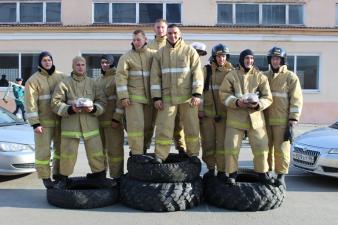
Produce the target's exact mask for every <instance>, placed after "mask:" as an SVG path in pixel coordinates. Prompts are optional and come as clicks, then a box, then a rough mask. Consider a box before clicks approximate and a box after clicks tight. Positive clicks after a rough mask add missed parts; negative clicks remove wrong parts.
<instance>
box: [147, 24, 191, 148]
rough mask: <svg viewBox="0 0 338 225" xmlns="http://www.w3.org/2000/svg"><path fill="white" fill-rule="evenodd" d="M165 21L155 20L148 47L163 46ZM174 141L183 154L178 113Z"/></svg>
mask: <svg viewBox="0 0 338 225" xmlns="http://www.w3.org/2000/svg"><path fill="white" fill-rule="evenodd" d="M167 27H168V24H167V21H166V20H163V19H158V20H156V22H155V24H154V31H155V39H154V40H152V41H150V42H149V43H148V45H147V46H148V48H150V49H155V50H159V49H160V48H162V47H164V46H165V45H166V43H167ZM173 136H174V143H175V147H176V149H177V150H178V152H179V153H180V154H185V151H186V148H187V147H186V144H185V141H184V131H183V124H182V122H180V114H179V113H177V114H176V117H175V128H174V135H173Z"/></svg>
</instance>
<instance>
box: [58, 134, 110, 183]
mask: <svg viewBox="0 0 338 225" xmlns="http://www.w3.org/2000/svg"><path fill="white" fill-rule="evenodd" d="M79 143H80V139H79V138H66V137H61V157H60V174H61V175H64V176H69V175H71V174H72V173H73V171H74V167H75V163H76V159H77V153H78V148H79ZM84 145H85V149H86V154H87V159H88V162H89V167H90V169H91V171H92V172H93V173H97V172H101V171H104V170H105V164H104V160H105V157H104V154H103V147H102V142H101V138H100V135H97V136H94V137H90V138H89V139H84Z"/></svg>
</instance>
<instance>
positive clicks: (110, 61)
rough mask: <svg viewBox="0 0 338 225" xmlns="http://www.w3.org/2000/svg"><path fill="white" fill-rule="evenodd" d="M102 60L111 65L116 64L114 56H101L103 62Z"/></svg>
mask: <svg viewBox="0 0 338 225" xmlns="http://www.w3.org/2000/svg"><path fill="white" fill-rule="evenodd" d="M102 59H105V60H107V61H108V62H109V64H110V65H113V63H114V57H113V56H112V55H107V54H104V55H102V56H101V60H102Z"/></svg>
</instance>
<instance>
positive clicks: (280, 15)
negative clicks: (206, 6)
mask: <svg viewBox="0 0 338 225" xmlns="http://www.w3.org/2000/svg"><path fill="white" fill-rule="evenodd" d="M217 23H219V24H239V25H303V24H304V20H303V5H294V4H281V3H278V4H268V3H260V4H251V3H234V4H231V3H224V4H223V3H219V4H217Z"/></svg>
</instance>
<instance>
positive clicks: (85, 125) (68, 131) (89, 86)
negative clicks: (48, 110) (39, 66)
mask: <svg viewBox="0 0 338 225" xmlns="http://www.w3.org/2000/svg"><path fill="white" fill-rule="evenodd" d="M78 98H89V99H91V100H92V101H93V103H94V105H95V106H96V109H97V110H96V112H95V113H87V112H80V113H75V114H70V115H69V114H68V108H69V107H71V105H72V104H74V103H75V102H76V99H78ZM105 106H106V99H105V97H104V94H103V91H102V90H101V89H100V88H99V86H98V85H96V82H95V80H94V79H91V78H89V77H87V76H86V75H84V76H77V75H75V74H74V73H72V75H71V76H70V77H67V78H66V79H64V80H63V81H61V82H60V84H59V85H58V86H57V87H56V88H55V91H54V94H53V98H52V108H53V111H54V112H55V113H57V114H58V115H60V116H62V119H61V136H63V137H69V138H80V137H83V138H84V139H88V138H90V137H93V136H97V135H99V123H98V119H97V117H98V116H99V115H101V114H102V113H103V112H104V109H105Z"/></svg>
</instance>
